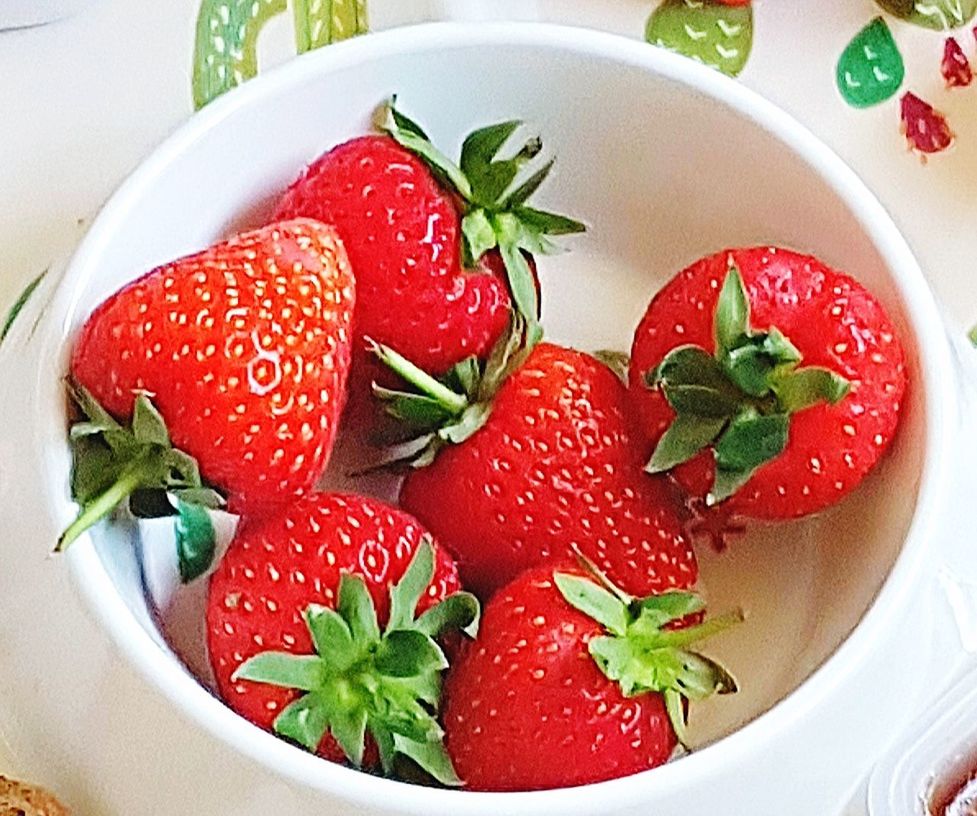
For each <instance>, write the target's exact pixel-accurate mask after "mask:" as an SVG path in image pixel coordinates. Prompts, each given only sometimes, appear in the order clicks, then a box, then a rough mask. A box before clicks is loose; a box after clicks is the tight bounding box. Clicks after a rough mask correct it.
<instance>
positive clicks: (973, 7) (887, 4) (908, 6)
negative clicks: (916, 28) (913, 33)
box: [876, 0, 977, 31]
mask: <svg viewBox="0 0 977 816" xmlns="http://www.w3.org/2000/svg"><path fill="white" fill-rule="evenodd" d="M876 2H878V4H879V6H881V7H882V8H883V9H885V10H886V11H888V12H889V13H890V14H894V15H896V16H897V17H900V18H901V19H903V20H908V21H909V22H911V23H915V24H916V25H920V26H924V27H925V28H933V29H936V30H937V31H948V30H950V29H953V28H959V27H960V26H962V25H966V24H967V23H969V22H970V21H971V20H972V19H973V18H974V14H977V0H876Z"/></svg>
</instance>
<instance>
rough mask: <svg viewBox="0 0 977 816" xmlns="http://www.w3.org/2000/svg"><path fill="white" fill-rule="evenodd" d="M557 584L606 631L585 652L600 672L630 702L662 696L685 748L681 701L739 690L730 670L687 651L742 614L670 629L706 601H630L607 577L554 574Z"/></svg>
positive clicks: (667, 595) (678, 596)
mask: <svg viewBox="0 0 977 816" xmlns="http://www.w3.org/2000/svg"><path fill="white" fill-rule="evenodd" d="M553 578H554V582H555V583H556V587H557V589H558V590H559V592H560V594H561V595H563V597H564V599H565V600H566V602H567V603H568V604H570V605H571V606H572V607H573V608H574V609H577V610H579V611H580V612H583V613H584V614H585V615H587V616H589V617H590V618H592V619H593V620H594V621H596V622H597V623H599V624H600V625H601V626H602V627H603V628H604V630H605V632H606V634H604V635H601V636H598V637H593V638H591V639H590V641H589V643H588V647H587V648H588V651H589V652H590V656H591V657H592V658H593V659H594V662H595V663H596V664H597V666H598V668H599V669H600V670H601V671H602V672H603V673H604V675H605V676H606V677H607V678H608V679H609V680H612V681H613V682H615V683H617V684H618V686H619V688H620V689H621V693H622V694H624V696H626V697H635V696H639V695H642V694H648V693H657V694H661V695H662V697H663V698H664V701H665V707H666V710H667V711H668V715H669V719H670V720H671V722H672V727H673V729H674V730H675V734H676V737H677V739H678V741H679V743H680V744H681V745H683V746H686V745H687V744H688V741H687V738H686V734H685V726H686V713H685V712H686V706H685V705H684V700H703V699H705V698H706V697H709V696H710V695H712V694H731V693H733V692H735V691H736V690H737V686H736V681H735V680H734V679H733V677H732V676H731V675H730V674H729V672H727V671H726V669H724V668H723V667H722V666H721V665H719V664H718V663H717V662H716V661H714V660H712V659H710V658H708V657H704V656H703V655H701V654H699V653H698V652H693V651H689V650H688V649H687V647H688V646H691V645H692V644H693V643H697V642H699V641H701V640H704V639H706V638H709V637H713V636H715V635H717V634H719V633H721V632H724V631H726V630H727V629H729V628H730V627H732V626H735V625H736V624H738V623H741V622H742V621H743V620H744V615H743V612H742V610H735V611H733V612H729V613H727V614H725V615H722V616H720V617H718V618H711V619H709V620H706V621H704V622H703V623H700V624H697V625H694V626H689V627H686V628H680V629H675V628H669V627H670V626H673V625H674V624H676V623H680V622H681V621H682V620H683V619H685V618H687V617H688V616H689V615H694V614H697V613H699V612H701V611H702V609H703V608H704V604H703V602H702V599H701V598H699V596H698V595H696V594H695V593H692V592H678V591H672V592H664V593H662V594H660V595H651V596H649V597H647V598H643V599H636V598H631V597H630V596H628V595H627V594H626V593H624V592H622V591H621V590H619V589H617V588H616V587H614V585H613V584H611V583H610V582H609V581H608V579H607V576H605V575H603V574H600V575H596V576H594V579H592V578H591V577H584V576H581V575H574V574H571V573H563V572H556V573H554V575H553Z"/></svg>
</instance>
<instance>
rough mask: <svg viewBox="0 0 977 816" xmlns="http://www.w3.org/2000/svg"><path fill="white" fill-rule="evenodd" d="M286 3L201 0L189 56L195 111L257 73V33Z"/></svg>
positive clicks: (284, 1)
mask: <svg viewBox="0 0 977 816" xmlns="http://www.w3.org/2000/svg"><path fill="white" fill-rule="evenodd" d="M285 8H286V0H203V2H202V3H201V4H200V12H199V15H198V17H197V36H196V40H195V45H194V56H193V104H194V107H195V108H197V109H198V110H199V109H200V108H202V107H204V106H205V105H207V104H208V103H209V102H212V101H213V100H214V99H216V98H217V97H218V96H220V95H221V94H223V93H225V92H226V91H229V90H231V88H235V87H237V86H238V85H240V84H241V83H242V82H244V81H245V80H248V79H251V78H252V77H253V76H255V75H256V74H257V73H258V55H257V45H258V34H259V33H260V32H261V29H262V28H264V26H265V24H266V23H267V22H268V21H269V20H270V19H271V18H272V17H274V16H275V15H276V14H281V13H282V12H283V11H285Z"/></svg>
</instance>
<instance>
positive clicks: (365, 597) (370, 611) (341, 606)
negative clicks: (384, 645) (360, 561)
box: [337, 573, 380, 643]
mask: <svg viewBox="0 0 977 816" xmlns="http://www.w3.org/2000/svg"><path fill="white" fill-rule="evenodd" d="M337 611H338V612H339V614H340V615H342V616H343V620H345V621H346V623H347V624H349V630H350V632H351V633H352V635H353V638H354V639H355V640H357V641H359V642H361V643H373V642H376V641H378V640H379V639H380V625H379V624H378V623H377V611H376V609H375V608H374V606H373V599H372V598H371V597H370V593H369V591H368V590H367V588H366V583H365V582H364V581H363V579H362V578H360V576H358V575H350V574H348V573H347V574H345V575H343V577H342V578H340V580H339V603H338V604H337Z"/></svg>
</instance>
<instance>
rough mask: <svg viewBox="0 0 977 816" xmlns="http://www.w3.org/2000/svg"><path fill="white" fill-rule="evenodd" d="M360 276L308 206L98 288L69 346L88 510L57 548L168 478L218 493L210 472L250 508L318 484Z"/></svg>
mask: <svg viewBox="0 0 977 816" xmlns="http://www.w3.org/2000/svg"><path fill="white" fill-rule="evenodd" d="M353 288H354V284H353V276H352V272H351V271H350V266H349V262H348V260H347V257H346V253H345V251H344V249H343V247H342V244H341V243H340V242H339V239H338V238H337V236H336V233H335V232H334V230H333V229H332V228H330V227H326V226H324V225H323V224H320V223H318V222H315V221H309V220H304V219H302V220H294V221H287V222H283V223H279V224H275V225H272V226H269V227H265V228H263V229H259V230H255V231H253V232H247V233H244V234H242V235H238V236H236V237H234V238H232V239H230V240H229V241H226V242H224V243H221V244H218V245H217V246H214V247H211V248H210V249H207V250H205V251H203V252H201V253H198V254H196V255H191V256H189V257H186V258H181V259H180V260H177V261H173V262H171V263H168V264H165V265H163V266H160V267H158V268H157V269H154V270H153V271H151V272H149V273H148V274H146V275H144V276H143V277H141V278H139V279H138V280H136V281H134V282H132V283H130V284H128V285H127V286H125V287H123V288H122V289H120V290H119V291H118V292H116V293H115V294H114V295H112V296H111V297H109V298H108V299H107V300H106V301H104V302H103V303H102V304H101V305H100V306H99V307H98V308H97V309H96V310H95V311H94V313H93V314H92V315H91V317H90V318H89V319H88V321H87V322H86V323H85V325H84V327H83V329H82V331H81V334H80V336H79V338H78V341H77V343H76V344H75V347H74V352H73V354H72V357H71V378H72V380H73V391H74V393H75V395H76V399H77V400H78V402H79V404H80V406H81V408H82V410H83V412H84V413H85V414H86V417H87V421H85V422H82V423H79V424H78V425H76V426H75V427H74V428H73V429H72V437H73V439H74V448H75V451H74V453H75V457H74V459H75V466H74V478H73V494H74V497H75V499H76V500H77V501H78V502H79V503H80V504H81V506H82V509H81V513H80V515H79V517H78V519H77V520H76V522H75V523H74V524H73V525H72V526H71V527H70V528H69V529H68V530H67V531H66V532H65V534H64V536H63V538H62V541H61V542H60V546H66V545H67V544H68V543H69V542H70V541H71V540H73V539H74V538H75V537H77V535H78V534H79V533H81V532H82V531H83V530H84V529H86V528H87V527H89V526H91V524H93V523H95V522H96V521H98V519H100V518H102V517H103V516H105V515H106V514H107V513H109V512H110V511H111V510H112V509H114V508H115V507H116V506H118V505H119V504H121V503H123V502H125V501H126V499H127V498H128V497H129V496H131V495H133V494H135V495H136V497H137V499H138V501H137V502H136V503H135V505H134V506H133V509H134V510H135V511H137V512H138V511H139V509H140V508H142V509H143V510H145V508H146V507H147V506H148V505H150V504H155V505H156V506H159V505H160V502H159V501H158V500H157V501H155V502H148V501H146V498H147V496H150V495H152V494H153V493H156V494H159V493H160V492H162V491H170V492H175V493H177V494H178V495H179V497H180V498H181V499H184V500H190V501H200V502H205V503H210V504H213V503H215V502H216V501H217V498H216V497H215V495H214V494H213V492H212V491H207V490H202V489H201V477H202V478H203V480H206V481H207V482H208V483H210V484H211V485H213V486H214V487H217V488H219V489H220V490H222V491H225V492H226V493H228V494H230V496H231V497H232V500H233V502H234V503H235V505H236V506H238V507H240V508H244V509H250V510H252V511H254V510H256V509H259V508H264V507H269V506H271V505H274V504H276V503H280V502H282V501H285V500H288V498H289V497H291V496H294V495H297V494H300V493H302V492H303V491H307V490H309V489H310V488H311V487H313V486H314V485H315V483H316V482H317V481H318V479H319V477H320V476H321V475H322V473H323V471H324V470H325V468H326V465H327V463H328V461H329V456H330V453H331V451H332V446H333V440H334V437H335V433H336V426H337V422H338V419H339V415H340V413H341V411H342V407H343V402H344V398H345V387H346V376H347V371H348V368H349V361H350V342H351V341H350V334H351V319H352V310H353V304H354V295H353ZM130 419H131V424H130V425H129V427H123V426H122V425H120V424H119V423H120V422H125V421H128V420H130ZM162 503H163V504H164V505H165V504H166V502H165V501H163V502H162ZM163 512H166V510H165V509H164V510H163Z"/></svg>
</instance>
